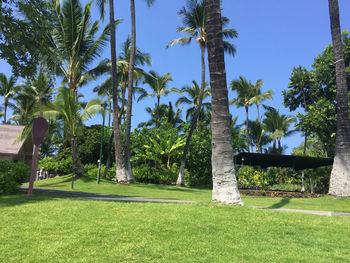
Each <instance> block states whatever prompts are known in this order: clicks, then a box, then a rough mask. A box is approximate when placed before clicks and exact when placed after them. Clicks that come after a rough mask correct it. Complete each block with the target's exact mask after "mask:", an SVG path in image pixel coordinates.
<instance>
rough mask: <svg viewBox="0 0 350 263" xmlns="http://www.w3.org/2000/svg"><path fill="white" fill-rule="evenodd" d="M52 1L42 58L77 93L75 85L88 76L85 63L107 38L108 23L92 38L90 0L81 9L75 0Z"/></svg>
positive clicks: (94, 27)
mask: <svg viewBox="0 0 350 263" xmlns="http://www.w3.org/2000/svg"><path fill="white" fill-rule="evenodd" d="M53 4H54V6H53V5H52V6H50V8H51V9H52V11H53V14H54V16H53V30H52V31H51V32H47V38H48V45H49V47H48V48H47V56H45V57H44V61H45V62H46V64H47V65H48V66H49V67H51V68H53V69H55V70H56V72H57V73H58V74H59V75H62V76H63V77H64V80H63V81H64V82H67V83H68V87H69V88H70V89H71V90H73V91H74V96H75V97H77V92H78V88H79V87H81V86H83V85H85V84H86V83H87V82H88V81H89V80H91V76H90V74H89V73H90V72H89V67H90V65H91V63H92V62H93V61H94V60H95V59H96V58H97V57H98V56H99V55H100V54H101V51H102V48H103V47H104V45H105V44H106V43H107V41H108V37H109V33H110V30H109V26H107V27H106V28H105V29H104V30H103V31H102V33H101V34H100V35H99V36H98V37H97V38H96V34H97V32H98V30H99V22H97V21H94V22H93V23H91V14H90V13H91V5H92V2H90V3H88V4H87V5H86V6H85V7H84V9H83V8H82V6H81V4H80V2H79V0H65V1H64V2H63V3H62V6H61V1H59V0H54V1H53ZM117 22H118V23H119V22H120V21H117ZM95 38H96V39H95Z"/></svg>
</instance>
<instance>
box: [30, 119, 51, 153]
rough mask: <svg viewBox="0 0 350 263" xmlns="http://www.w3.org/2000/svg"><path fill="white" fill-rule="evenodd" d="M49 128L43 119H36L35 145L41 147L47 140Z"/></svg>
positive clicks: (34, 128)
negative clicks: (46, 134) (46, 135)
mask: <svg viewBox="0 0 350 263" xmlns="http://www.w3.org/2000/svg"><path fill="white" fill-rule="evenodd" d="M47 128H48V123H47V121H46V120H45V119H44V118H43V117H38V118H35V119H34V123H33V131H32V135H33V143H34V144H35V145H36V146H39V145H40V144H41V143H42V141H43V140H44V138H45V133H46V131H47Z"/></svg>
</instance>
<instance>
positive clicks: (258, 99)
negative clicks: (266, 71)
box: [249, 79, 275, 123]
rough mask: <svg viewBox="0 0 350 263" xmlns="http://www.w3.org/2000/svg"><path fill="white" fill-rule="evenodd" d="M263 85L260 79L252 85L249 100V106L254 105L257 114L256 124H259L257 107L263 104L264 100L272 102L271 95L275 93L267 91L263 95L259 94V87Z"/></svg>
mask: <svg viewBox="0 0 350 263" xmlns="http://www.w3.org/2000/svg"><path fill="white" fill-rule="evenodd" d="M263 84H264V82H263V81H262V80H261V79H258V80H257V81H256V82H255V84H253V85H252V88H253V96H254V97H253V98H251V99H250V101H249V104H250V105H252V104H255V105H256V110H257V113H258V122H259V123H261V121H260V110H259V106H260V103H261V102H263V101H264V100H266V99H269V100H272V95H273V94H274V93H275V92H274V91H273V90H271V89H270V90H268V91H265V92H264V93H261V86H262V85H263Z"/></svg>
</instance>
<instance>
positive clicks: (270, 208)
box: [251, 206, 350, 218]
mask: <svg viewBox="0 0 350 263" xmlns="http://www.w3.org/2000/svg"><path fill="white" fill-rule="evenodd" d="M251 207H253V208H258V209H268V210H277V211H286V212H295V213H304V214H312V215H320V216H342V217H349V218H350V214H349V213H339V212H328V211H312V210H301V209H288V208H274V207H263V206H251Z"/></svg>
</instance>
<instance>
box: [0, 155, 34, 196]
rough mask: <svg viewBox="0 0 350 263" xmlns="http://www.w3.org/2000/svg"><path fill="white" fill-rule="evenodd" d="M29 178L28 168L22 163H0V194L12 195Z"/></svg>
mask: <svg viewBox="0 0 350 263" xmlns="http://www.w3.org/2000/svg"><path fill="white" fill-rule="evenodd" d="M29 176H30V169H29V167H28V166H27V165H26V164H24V163H23V162H13V161H2V162H0V194H13V193H15V192H16V191H17V190H18V188H19V186H20V185H21V184H22V183H24V182H25V180H26V179H28V178H29Z"/></svg>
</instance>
